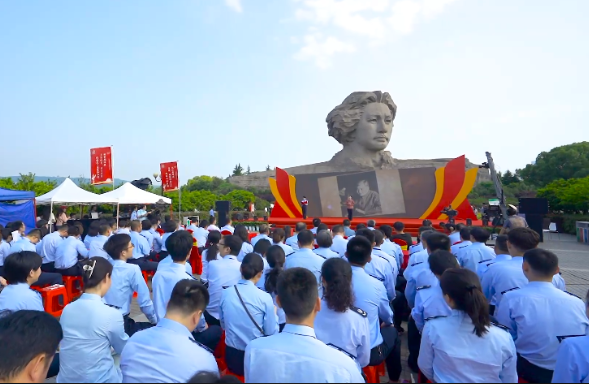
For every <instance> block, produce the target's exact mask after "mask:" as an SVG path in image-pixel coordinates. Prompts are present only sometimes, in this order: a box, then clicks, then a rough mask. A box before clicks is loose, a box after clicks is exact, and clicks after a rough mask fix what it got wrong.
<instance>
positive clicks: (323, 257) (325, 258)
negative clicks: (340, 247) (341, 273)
mask: <svg viewBox="0 0 589 384" xmlns="http://www.w3.org/2000/svg"><path fill="white" fill-rule="evenodd" d="M313 253H314V254H316V255H317V256H319V257H321V258H322V259H324V260H327V257H325V256H323V255H320V254H318V253H317V252H313Z"/></svg>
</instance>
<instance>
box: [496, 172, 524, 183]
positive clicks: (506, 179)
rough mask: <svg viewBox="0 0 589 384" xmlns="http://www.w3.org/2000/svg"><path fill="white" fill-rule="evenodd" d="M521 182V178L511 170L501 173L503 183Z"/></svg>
mask: <svg viewBox="0 0 589 384" xmlns="http://www.w3.org/2000/svg"><path fill="white" fill-rule="evenodd" d="M520 182H521V180H520V179H519V177H517V176H516V175H514V174H513V173H511V171H509V170H508V171H507V172H505V174H503V175H501V183H503V185H504V186H507V185H512V184H517V183H520Z"/></svg>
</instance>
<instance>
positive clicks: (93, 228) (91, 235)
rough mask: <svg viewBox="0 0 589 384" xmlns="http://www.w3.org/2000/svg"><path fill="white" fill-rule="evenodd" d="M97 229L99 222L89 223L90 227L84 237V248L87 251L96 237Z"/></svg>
mask: <svg viewBox="0 0 589 384" xmlns="http://www.w3.org/2000/svg"><path fill="white" fill-rule="evenodd" d="M99 228H100V221H98V220H96V221H92V222H91V223H90V227H89V228H88V233H87V234H86V236H85V237H84V246H85V247H86V249H87V250H90V244H92V241H93V240H94V239H95V238H96V236H98V234H99Z"/></svg>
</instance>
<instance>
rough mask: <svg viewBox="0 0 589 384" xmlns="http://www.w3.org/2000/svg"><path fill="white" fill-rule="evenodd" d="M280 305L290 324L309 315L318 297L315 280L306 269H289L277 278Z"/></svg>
mask: <svg viewBox="0 0 589 384" xmlns="http://www.w3.org/2000/svg"><path fill="white" fill-rule="evenodd" d="M277 291H278V297H279V298H280V305H281V306H282V309H283V310H284V313H285V314H286V317H287V318H288V320H289V321H291V322H293V321H294V322H299V321H302V320H304V319H306V318H307V317H309V315H311V313H313V310H314V309H315V304H316V303H317V298H318V297H319V293H318V286H317V278H316V277H315V275H313V273H311V271H309V270H308V269H306V268H289V269H287V270H285V271H283V272H282V273H281V274H280V276H279V277H278V284H277Z"/></svg>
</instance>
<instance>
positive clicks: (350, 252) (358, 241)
mask: <svg viewBox="0 0 589 384" xmlns="http://www.w3.org/2000/svg"><path fill="white" fill-rule="evenodd" d="M371 255H372V243H371V242H370V241H369V240H368V239H367V238H366V237H364V236H354V237H353V238H352V239H351V240H350V241H348V246H347V248H346V257H347V258H348V261H349V262H350V263H352V264H356V265H360V266H362V267H363V266H365V265H366V264H368V262H369V261H370V257H371Z"/></svg>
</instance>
